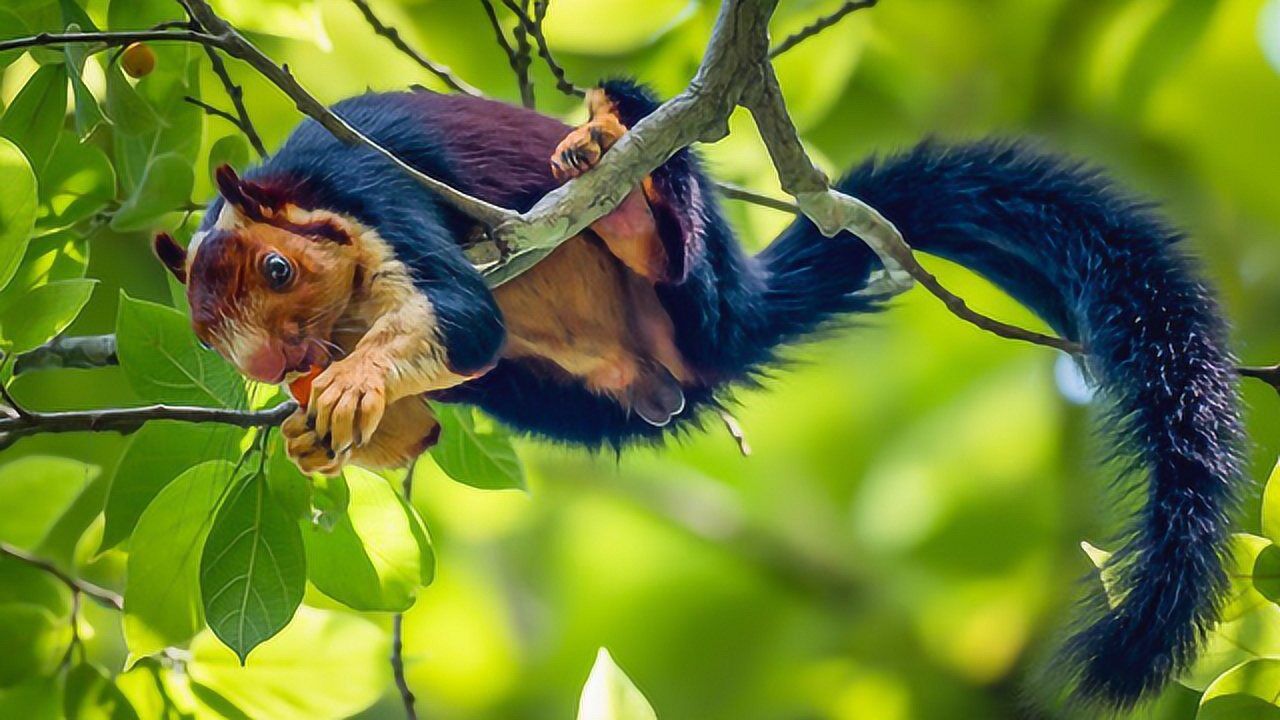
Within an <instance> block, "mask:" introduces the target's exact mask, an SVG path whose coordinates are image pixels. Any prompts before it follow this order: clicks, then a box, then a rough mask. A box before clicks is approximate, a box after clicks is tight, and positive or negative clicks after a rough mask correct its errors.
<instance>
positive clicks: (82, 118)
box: [62, 0, 104, 140]
mask: <svg viewBox="0 0 1280 720" xmlns="http://www.w3.org/2000/svg"><path fill="white" fill-rule="evenodd" d="M64 3H65V0H64ZM80 13H81V14H82V15H83V14H84V11H83V10H81V11H80ZM73 27H77V28H78V27H79V25H71V26H68V28H67V31H68V32H73V30H72V28H73ZM86 29H87V28H86ZM62 52H63V53H64V54H65V55H66V57H67V74H68V76H69V77H70V79H71V92H72V96H73V97H74V98H75V102H76V108H75V121H76V135H77V136H78V137H79V139H80V140H84V139H85V138H87V137H89V135H90V134H92V133H93V131H94V130H96V129H97V128H98V126H99V125H101V124H102V122H103V120H104V118H103V117H102V110H101V109H100V108H99V107H98V99H97V98H96V97H94V96H93V93H92V92H90V91H89V87H88V86H87V85H85V84H84V78H83V77H81V73H83V72H84V62H85V57H86V56H87V55H86V53H87V51H86V50H85V46H84V45H76V44H74V43H73V44H70V45H64V46H63V48H62Z"/></svg>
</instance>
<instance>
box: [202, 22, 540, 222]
mask: <svg viewBox="0 0 1280 720" xmlns="http://www.w3.org/2000/svg"><path fill="white" fill-rule="evenodd" d="M180 2H182V3H183V6H184V7H186V8H187V11H188V12H189V13H190V14H191V16H192V17H194V18H195V19H196V20H197V21H198V22H199V23H200V25H201V27H203V28H204V29H205V33H206V34H204V35H203V37H206V38H208V37H212V38H213V39H214V40H216V42H215V43H210V44H213V46H214V47H217V48H219V49H221V50H222V51H223V52H225V53H227V54H228V55H230V56H231V57H233V58H236V59H237V60H242V61H244V62H246V63H248V64H249V66H250V67H252V68H253V69H254V70H257V71H258V72H259V73H260V74H261V75H262V76H263V77H265V78H266V79H267V80H270V81H271V82H272V83H273V84H275V86H276V87H278V88H280V90H281V91H283V92H284V94H285V95H288V96H289V98H290V99H292V100H293V102H294V105H295V106H296V107H297V108H298V110H299V111H300V112H302V113H303V114H305V115H307V116H309V117H311V118H312V119H314V120H315V121H316V122H318V123H320V125H321V126H322V127H324V128H325V129H326V130H328V131H329V132H330V133H331V134H332V135H333V136H334V137H336V138H337V139H338V140H340V141H341V142H344V143H346V144H348V145H362V146H364V147H366V148H369V149H370V150H373V151H374V152H376V153H378V154H379V155H381V156H383V157H384V158H386V159H387V160H389V161H391V162H392V163H394V164H395V165H396V166H397V167H398V168H400V169H401V170H403V171H404V172H406V173H408V174H409V175H410V176H411V177H413V178H414V179H415V180H417V181H418V182H419V183H421V184H422V185H424V186H425V187H427V188H429V189H431V190H432V191H433V192H435V193H436V194H438V195H439V196H440V197H441V199H443V200H444V201H445V202H447V203H449V204H451V205H453V206H454V207H455V208H457V209H458V210H459V211H461V212H462V213H464V214H466V215H468V216H469V217H472V218H474V219H476V220H478V221H480V222H482V223H484V224H486V225H489V226H493V225H497V224H500V223H502V222H504V221H506V220H509V219H511V218H513V217H515V213H513V212H512V211H510V210H505V209H503V208H500V207H498V206H497V205H494V204H492V203H488V202H485V201H483V200H480V199H479V198H475V197H472V196H470V195H467V194H466V193H464V192H461V191H459V190H456V189H454V188H453V187H451V186H450V185H449V184H447V183H444V182H441V181H440V180H437V179H435V178H433V177H431V176H430V175H427V174H426V173H423V172H422V171H420V170H418V169H417V168H415V167H413V166H412V165H410V164H409V163H407V162H405V161H404V160H402V159H401V158H399V157H397V156H396V155H395V153H393V152H391V151H390V150H387V149H386V148H384V147H382V146H381V145H379V144H378V143H376V142H374V141H373V140H370V139H369V138H368V137H366V136H365V135H364V134H363V133H361V132H360V131H359V130H357V129H356V128H355V127H353V126H352V125H351V124H350V123H348V122H347V121H346V120H344V119H342V118H341V117H339V116H338V115H337V114H335V113H334V112H333V111H332V110H330V109H329V108H328V107H327V106H326V105H325V104H324V103H322V102H320V101H319V100H317V99H316V98H315V97H314V96H313V95H311V94H310V93H308V92H307V91H306V89H305V88H303V87H302V85H300V84H299V83H298V81H297V80H296V79H295V78H294V77H293V74H292V73H291V72H289V68H288V66H286V65H276V64H275V62H274V61H273V60H271V58H269V57H267V56H266V55H265V54H264V53H263V52H262V51H261V50H259V49H258V48H257V47H255V46H254V45H253V43H250V42H249V41H248V40H246V39H245V38H244V36H243V35H241V34H240V33H239V32H237V31H236V29H235V28H233V27H232V26H231V25H230V24H229V23H228V22H227V21H226V20H223V19H222V18H221V17H220V16H219V15H218V14H217V13H215V12H214V11H213V8H211V7H209V3H207V2H205V0H180ZM197 34H199V33H197Z"/></svg>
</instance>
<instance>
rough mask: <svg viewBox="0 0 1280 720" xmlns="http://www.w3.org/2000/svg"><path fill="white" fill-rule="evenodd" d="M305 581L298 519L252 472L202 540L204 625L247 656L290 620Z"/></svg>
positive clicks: (238, 653) (242, 658)
mask: <svg viewBox="0 0 1280 720" xmlns="http://www.w3.org/2000/svg"><path fill="white" fill-rule="evenodd" d="M306 582H307V570H306V556H305V554H304V551H303V549H302V534H301V533H300V532H299V531H298V524H297V522H295V521H294V520H293V518H291V517H289V516H288V515H287V514H286V513H285V512H284V511H283V510H281V509H280V507H279V506H277V505H276V503H275V500H274V499H273V498H272V497H271V494H270V493H269V492H268V491H267V478H266V475H265V474H264V473H262V472H259V473H256V474H254V475H252V476H250V477H249V478H248V479H246V480H245V481H243V482H241V483H240V484H239V485H238V486H237V487H236V488H235V489H234V490H233V491H232V493H231V496H230V497H229V498H227V501H226V502H225V503H223V505H222V507H221V508H220V509H219V510H218V516H217V517H216V518H215V519H214V521H213V528H212V529H211V530H210V531H209V537H208V538H207V539H206V540H205V545H204V556H203V557H202V558H201V561H200V594H201V597H202V598H203V600H204V613H205V617H206V618H208V623H209V628H210V629H211V630H213V633H214V634H215V635H217V636H218V638H219V639H220V640H222V642H223V643H225V644H226V645H227V647H229V648H231V649H232V650H233V651H235V653H236V656H237V657H239V658H240V662H241V663H244V662H245V660H246V658H248V656H249V653H250V652H251V651H252V650H253V649H254V648H256V647H258V645H260V644H261V643H263V642H265V641H266V640H268V639H270V638H271V637H272V636H274V635H275V634H276V633H278V632H280V630H282V629H283V628H284V626H285V625H287V624H288V623H289V620H290V618H292V617H293V613H294V611H295V610H297V609H298V605H299V604H301V603H302V591H303V589H304V588H305V586H306Z"/></svg>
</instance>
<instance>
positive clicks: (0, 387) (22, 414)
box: [0, 382, 31, 418]
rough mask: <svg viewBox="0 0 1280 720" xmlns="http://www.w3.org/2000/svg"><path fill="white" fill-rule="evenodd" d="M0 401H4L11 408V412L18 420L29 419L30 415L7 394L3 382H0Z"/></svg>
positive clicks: (7, 390) (7, 391) (7, 389)
mask: <svg viewBox="0 0 1280 720" xmlns="http://www.w3.org/2000/svg"><path fill="white" fill-rule="evenodd" d="M0 399H2V400H4V401H5V403H6V404H7V405H8V406H9V407H11V408H13V411H14V412H15V413H16V414H17V416H18V417H19V418H30V417H31V413H30V412H28V411H27V409H26V408H24V407H22V405H21V404H19V403H18V401H17V400H15V399H14V397H13V395H12V394H10V393H9V388H8V387H7V386H6V385H5V384H4V383H3V382H0Z"/></svg>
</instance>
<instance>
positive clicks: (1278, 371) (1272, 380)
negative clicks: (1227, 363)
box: [1239, 364, 1280, 393]
mask: <svg viewBox="0 0 1280 720" xmlns="http://www.w3.org/2000/svg"><path fill="white" fill-rule="evenodd" d="M1239 372H1240V374H1241V375H1243V376H1244V377H1247V378H1253V379H1254V380H1261V381H1262V382H1264V383H1266V384H1268V385H1270V386H1271V389H1272V390H1275V391H1276V392H1277V393H1280V364H1278V365H1271V366H1269V367H1241V368H1240V369H1239Z"/></svg>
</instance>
